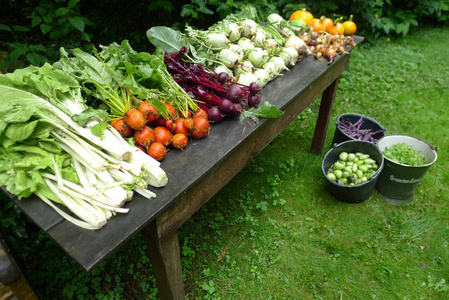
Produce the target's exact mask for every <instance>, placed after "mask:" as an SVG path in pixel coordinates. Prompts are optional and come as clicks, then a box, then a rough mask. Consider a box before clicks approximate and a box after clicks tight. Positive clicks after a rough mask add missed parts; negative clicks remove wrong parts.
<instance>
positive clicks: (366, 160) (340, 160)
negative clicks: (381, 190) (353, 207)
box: [321, 140, 384, 203]
mask: <svg viewBox="0 0 449 300" xmlns="http://www.w3.org/2000/svg"><path fill="white" fill-rule="evenodd" d="M383 166H384V157H383V155H382V152H381V151H380V149H379V148H378V147H377V145H375V144H373V143H370V142H367V141H358V140H350V141H345V142H343V143H340V144H336V145H334V146H333V147H332V148H331V149H330V150H329V151H328V152H327V153H326V155H325V156H324V158H323V161H322V165H321V168H322V171H323V174H324V176H325V178H326V181H327V186H328V190H329V192H330V193H331V194H332V195H333V196H334V197H335V198H336V199H337V200H339V201H342V202H346V203H360V202H363V201H365V200H366V199H368V198H369V197H370V196H371V194H372V193H373V192H374V187H375V186H376V181H377V178H378V176H379V174H380V172H381V171H382V169H383Z"/></svg>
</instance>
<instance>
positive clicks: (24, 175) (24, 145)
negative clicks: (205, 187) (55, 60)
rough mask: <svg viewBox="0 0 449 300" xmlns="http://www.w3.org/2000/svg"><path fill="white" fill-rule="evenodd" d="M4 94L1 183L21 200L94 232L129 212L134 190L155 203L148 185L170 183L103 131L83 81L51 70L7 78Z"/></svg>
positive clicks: (2, 82) (0, 79)
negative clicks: (85, 95) (31, 199)
mask: <svg viewBox="0 0 449 300" xmlns="http://www.w3.org/2000/svg"><path fill="white" fill-rule="evenodd" d="M0 95H1V99H2V101H0V125H1V126H0V141H1V145H2V147H0V153H1V156H0V161H1V163H0V182H1V184H2V185H4V186H6V189H7V190H8V191H9V192H10V193H12V194H15V195H17V196H18V197H19V199H20V198H24V197H29V196H30V195H31V194H36V195H37V196H38V197H39V198H41V199H42V200H43V201H44V202H45V203H47V204H48V205H50V206H51V207H53V208H54V209H55V210H56V211H57V212H58V213H60V214H61V215H62V216H63V217H64V218H66V219H67V220H69V221H70V222H73V223H74V224H76V225H77V226H80V227H83V228H86V229H91V230H93V229H99V228H101V227H103V226H104V225H105V224H106V222H107V220H108V219H109V218H110V217H111V216H113V215H114V214H116V213H126V212H127V211H128V209H126V208H123V205H124V203H125V202H127V201H130V200H131V199H132V195H133V192H134V191H136V192H138V193H140V194H142V195H143V196H145V197H147V198H153V197H155V196H156V194H155V193H154V192H152V191H150V190H148V189H147V186H148V185H152V186H154V187H162V186H165V185H166V184H167V176H166V174H165V172H164V171H163V170H162V169H161V168H160V166H159V163H158V162H157V161H156V160H154V159H152V158H151V157H150V156H147V155H145V154H141V153H142V152H141V151H140V150H139V149H137V148H136V147H133V146H131V145H130V144H128V143H127V142H126V141H125V140H124V139H123V138H122V137H121V136H120V134H118V132H117V131H116V130H115V129H113V128H112V127H111V126H109V125H107V124H106V127H103V126H102V125H101V124H102V123H101V117H102V116H104V113H102V112H101V111H95V110H94V109H92V108H91V107H88V106H87V105H86V103H85V99H84V98H83V97H82V95H81V86H80V85H79V82H78V81H76V80H75V79H74V78H73V77H71V76H69V75H67V74H66V73H64V72H63V71H60V70H58V69H56V68H54V67H53V66H51V65H49V64H45V65H44V66H42V67H40V68H38V67H33V66H30V67H27V68H24V69H20V70H17V71H15V72H14V73H10V74H4V75H1V76H0ZM93 132H95V133H96V134H94V133H93ZM53 202H55V203H59V204H63V205H64V206H66V207H67V208H68V209H69V210H70V211H71V212H72V213H73V214H74V215H75V216H76V217H74V216H73V215H70V214H68V213H67V212H64V211H63V210H61V209H60V208H58V207H57V206H55V204H54V203H53Z"/></svg>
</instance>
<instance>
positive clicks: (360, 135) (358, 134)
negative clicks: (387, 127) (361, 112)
mask: <svg viewBox="0 0 449 300" xmlns="http://www.w3.org/2000/svg"><path fill="white" fill-rule="evenodd" d="M363 122H364V119H363V117H360V119H359V120H358V121H357V122H355V123H354V124H353V123H351V122H350V121H348V120H344V119H341V120H340V122H339V124H338V126H339V128H340V129H341V130H342V131H343V132H344V133H346V134H347V135H348V136H350V137H352V138H354V139H357V140H361V141H368V142H376V141H377V139H376V138H375V137H374V135H376V134H379V133H382V132H384V130H383V129H379V130H376V131H372V130H371V129H361V127H362V125H363Z"/></svg>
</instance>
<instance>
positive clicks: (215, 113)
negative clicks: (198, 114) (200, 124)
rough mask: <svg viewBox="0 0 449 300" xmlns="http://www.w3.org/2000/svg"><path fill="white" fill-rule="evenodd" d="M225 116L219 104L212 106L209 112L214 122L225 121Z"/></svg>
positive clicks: (208, 116) (208, 115)
mask: <svg viewBox="0 0 449 300" xmlns="http://www.w3.org/2000/svg"><path fill="white" fill-rule="evenodd" d="M224 117H225V116H224V114H223V113H222V112H221V111H220V109H219V108H218V107H217V106H212V107H211V108H209V111H208V112H207V118H208V120H209V121H210V122H213V123H220V122H221V121H223V119H224Z"/></svg>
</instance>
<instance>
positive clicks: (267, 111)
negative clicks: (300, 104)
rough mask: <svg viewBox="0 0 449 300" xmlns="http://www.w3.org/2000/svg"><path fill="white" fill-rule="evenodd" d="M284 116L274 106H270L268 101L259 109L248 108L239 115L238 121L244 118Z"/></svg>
mask: <svg viewBox="0 0 449 300" xmlns="http://www.w3.org/2000/svg"><path fill="white" fill-rule="evenodd" d="M283 114H284V112H283V111H281V110H279V109H278V108H277V107H276V106H274V105H271V104H270V103H268V101H265V102H264V103H263V105H262V106H261V107H259V108H250V109H248V110H246V111H243V113H242V114H241V115H240V119H244V118H253V117H255V118H270V119H273V118H279V117H280V116H282V115H283Z"/></svg>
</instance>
